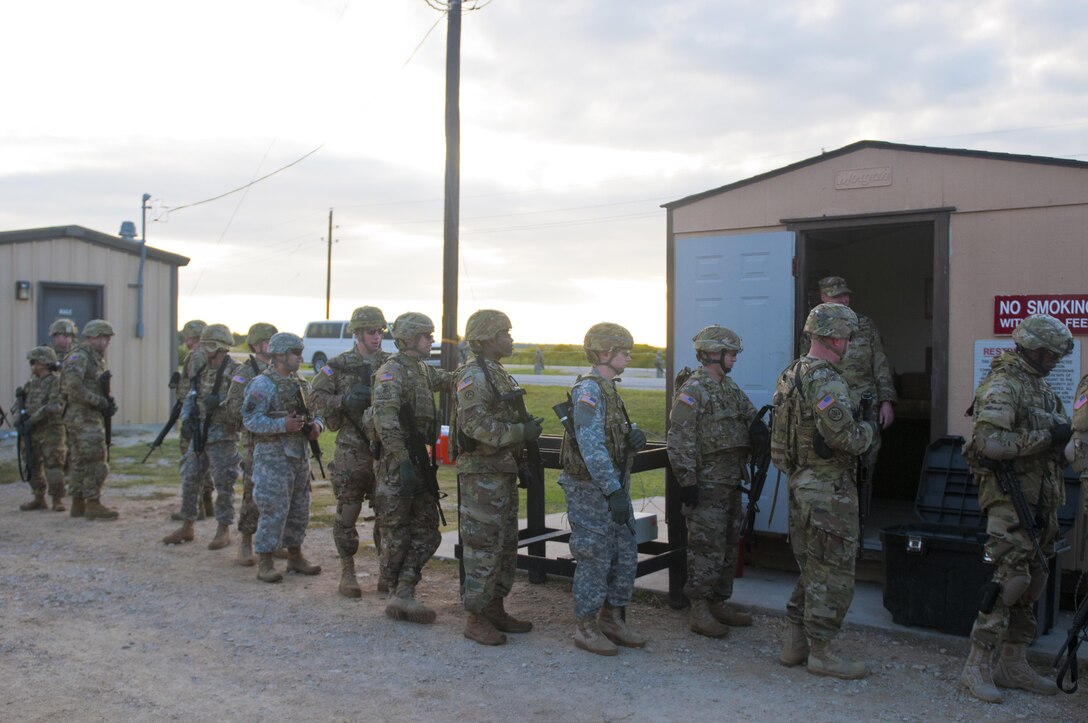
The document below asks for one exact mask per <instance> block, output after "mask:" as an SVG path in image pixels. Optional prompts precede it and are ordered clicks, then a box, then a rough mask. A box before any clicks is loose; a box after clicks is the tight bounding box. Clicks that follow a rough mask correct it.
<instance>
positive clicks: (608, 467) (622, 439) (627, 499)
mask: <svg viewBox="0 0 1088 723" xmlns="http://www.w3.org/2000/svg"><path fill="white" fill-rule="evenodd" d="M633 346H634V340H633V339H632V338H631V333H630V332H629V331H627V329H625V328H623V327H622V326H620V325H619V324H611V323H607V322H603V323H600V324H594V325H593V326H592V327H590V328H589V331H587V332H586V336H585V340H584V342H583V348H584V350H585V353H586V359H588V360H589V362H590V364H592V365H593V368H592V370H591V371H590V372H589V373H588V374H585V375H582V376H579V377H578V381H577V382H576V383H575V384H574V387H573V388H572V389H571V392H570V398H571V404H572V407H573V409H572V411H571V422H572V424H573V430H574V434H573V435H572V434H571V432H570V430H569V428H568V429H567V430H565V432H564V435H563V447H562V449H561V451H560V457H561V459H562V463H563V471H562V473H561V474H560V475H559V485H560V486H561V487H562V488H563V494H564V495H565V496H566V499H567V519H568V520H569V522H570V527H571V533H570V552H571V555H573V556H574V558H575V560H577V562H578V565H577V567H576V568H575V572H574V589H573V593H574V614H575V616H576V617H577V619H578V624H577V628H576V629H575V632H574V644H575V645H576V646H577V647H579V648H581V649H582V650H586V651H589V652H591V653H596V654H597V655H616V653H617V652H618V649H617V647H616V646H617V645H623V646H626V647H631V648H641V647H644V646H645V645H646V642H647V639H646V638H645V637H644V636H642V635H641V634H639V633H638V632H636V631H635V630H633V629H632V628H630V627H628V626H627V623H626V622H625V621H624V616H623V609H624V608H625V607H626V606H627V603H628V602H630V600H631V591H632V590H633V589H634V586H635V566H636V564H637V562H638V547H637V544H636V542H635V535H634V525H633V519H632V518H633V517H634V509H633V507H632V505H631V495H630V488H631V467H632V465H633V464H634V459H635V453H636V452H637V451H638V450H640V449H642V448H643V447H645V446H646V435H645V434H643V433H642V431H641V430H640V429H638V428H637V427H635V426H634V425H632V424H631V423H630V422H629V421H628V419H627V411H626V410H625V409H624V406H623V400H622V399H620V395H619V391H618V390H617V389H616V382H615V380H616V378H617V377H618V376H619V375H620V374H622V373H623V370H624V369H626V368H627V365H628V364H629V363H630V361H631V349H632V348H633Z"/></svg>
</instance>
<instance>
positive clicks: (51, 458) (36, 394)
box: [12, 346, 68, 512]
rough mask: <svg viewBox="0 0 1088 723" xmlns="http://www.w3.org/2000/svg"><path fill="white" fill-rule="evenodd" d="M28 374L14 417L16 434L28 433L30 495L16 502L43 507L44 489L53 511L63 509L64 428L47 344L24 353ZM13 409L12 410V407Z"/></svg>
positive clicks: (53, 359) (54, 367)
mask: <svg viewBox="0 0 1088 723" xmlns="http://www.w3.org/2000/svg"><path fill="white" fill-rule="evenodd" d="M26 358H27V360H28V361H29V362H30V370H31V376H30V379H29V380H28V381H27V383H26V384H24V385H23V392H24V393H25V394H26V411H27V414H29V415H30V417H29V419H27V421H26V422H25V426H23V424H24V423H23V422H21V421H15V422H14V425H15V428H16V429H17V430H18V431H19V433H20V434H29V435H30V446H31V450H32V451H31V456H32V466H33V469H34V476H33V477H32V478H31V479H30V480H29V483H30V491H31V492H32V493H33V494H34V499H33V500H31V501H30V502H27V503H25V504H22V505H19V509H20V510H23V511H24V512H28V511H30V510H47V509H49V505H48V504H46V502H45V493H46V492H47V491H48V493H49V496H50V497H52V498H53V511H54V512H63V511H64V510H65V507H64V502H63V500H64V463H65V460H66V459H67V457H68V439H67V436H66V435H65V431H64V421H63V420H62V416H63V414H64V401H63V400H62V399H61V395H60V376H59V375H58V374H57V370H58V369H59V368H60V365H58V364H57V355H56V354H55V353H54V352H53V350H52V349H51V348H50V347H48V346H36V347H34V348H33V349H31V350H30V352H29V353H28V354H27V355H26ZM12 411H14V410H12Z"/></svg>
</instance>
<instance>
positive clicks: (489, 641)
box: [465, 613, 506, 645]
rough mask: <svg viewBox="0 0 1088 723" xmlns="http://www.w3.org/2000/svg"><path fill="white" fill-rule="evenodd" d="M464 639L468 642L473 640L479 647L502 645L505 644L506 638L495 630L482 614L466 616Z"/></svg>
mask: <svg viewBox="0 0 1088 723" xmlns="http://www.w3.org/2000/svg"><path fill="white" fill-rule="evenodd" d="M465 637H466V638H468V639H469V640H475V641H476V642H477V643H479V644H480V645H503V644H505V643H506V636H505V635H503V634H502V633H500V632H499V631H498V630H496V629H495V626H494V625H493V624H492V623H491V620H490V619H488V617H487V616H486V615H484V614H483V613H480V614H477V613H469V614H468V620H467V621H466V622H465Z"/></svg>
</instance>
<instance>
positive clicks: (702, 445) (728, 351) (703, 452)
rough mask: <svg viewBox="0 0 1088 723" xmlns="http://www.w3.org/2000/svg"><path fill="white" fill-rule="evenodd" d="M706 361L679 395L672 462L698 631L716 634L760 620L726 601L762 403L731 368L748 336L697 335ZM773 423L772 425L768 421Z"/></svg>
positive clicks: (716, 329)
mask: <svg viewBox="0 0 1088 723" xmlns="http://www.w3.org/2000/svg"><path fill="white" fill-rule="evenodd" d="M692 342H694V345H695V355H696V358H697V359H698V360H699V363H700V364H702V366H701V367H700V368H699V369H697V370H696V371H695V372H693V373H692V374H691V376H689V377H688V378H687V380H686V381H685V382H684V383H683V385H682V386H681V387H680V388H679V389H677V390H676V392H675V395H674V396H673V402H672V412H671V414H670V416H669V420H670V422H669V424H670V426H669V436H668V452H669V464H670V465H671V466H672V470H673V474H674V475H675V476H676V481H677V483H678V484H679V486H680V501H681V503H682V506H681V512H682V514H683V515H684V519H685V521H686V522H687V529H688V545H687V563H688V567H687V573H688V577H687V583H686V584H685V586H684V594H685V595H687V597H688V598H689V599H690V600H691V615H690V620H689V623H688V626H689V628H690V629H691V631H692V632H694V633H698V634H700V635H706V636H708V637H712V638H718V637H722V636H723V635H725V634H727V633H728V632H729V627H728V626H729V625H733V626H738V627H740V626H746V625H751V624H752V616H751V615H750V614H748V612H747V611H743V610H739V609H736V608H734V607H733V606H730V605H726V602H725V601H726V600H728V599H729V598H730V597H732V595H733V577H734V574H735V573H736V567H737V546H738V544H739V542H740V526H741V516H742V514H743V508H742V505H741V497H740V496H741V483H742V482H743V481H744V480H745V478H746V476H747V475H746V471H745V466H744V465H745V462H746V461H747V460H748V457H749V456H750V453H751V449H752V446H751V442H750V440H749V426H750V425H751V424H752V423H753V422H754V420H755V416H756V408H755V406H753V405H752V401H751V400H750V399H748V395H746V394H745V393H744V392H743V391H741V389H740V387H738V386H737V384H736V382H734V381H733V380H732V379H731V378H729V376H728V374H729V372H730V371H732V369H733V364H735V363H736V360H737V354H738V353H739V352H741V351H742V350H743V348H744V347H743V345H742V343H741V339H740V337H739V336H738V335H737V334H736V333H734V332H733V331H732V330H730V329H726V328H724V327H721V326H718V325H714V326H708V327H707V328H705V329H703V330H702V331H700V332H699V333H698V334H696V335H695V336H694V337H693V338H692ZM764 429H765V427H764Z"/></svg>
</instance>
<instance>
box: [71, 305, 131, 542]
mask: <svg viewBox="0 0 1088 723" xmlns="http://www.w3.org/2000/svg"><path fill="white" fill-rule="evenodd" d="M112 338H113V327H112V326H110V324H109V322H107V321H104V320H102V319H92V320H91V321H88V322H87V325H86V326H84V327H83V341H82V342H81V343H80V344H78V345H77V346H76V348H75V349H73V350H72V352H71V353H70V354H69V355H68V356H67V357H66V358H65V359H64V364H63V366H62V367H61V387H60V389H61V395H62V396H63V397H64V402H65V404H66V405H67V406H66V409H65V413H64V422H65V425H66V427H67V432H68V445H69V447H68V449H69V452H70V454H71V455H72V456H71V457H70V458H69V461H68V462H69V474H68V493H69V494H70V495H71V496H72V512H71V515H72V517H86V518H87V519H89V520H114V519H117V511H116V510H111V509H109V508H107V507H103V506H102V504H101V502H100V501H99V499H100V497H101V495H102V486H103V485H104V484H105V483H106V477H107V476H108V475H109V473H110V468H109V464H108V463H107V462H106V427H105V422H104V415H105V416H110V417H112V416H113V415H114V414H116V413H117V404H116V403H114V401H113V399H112V398H110V397H107V396H105V395H103V394H102V391H101V387H100V379H101V377H102V375H103V374H104V373H105V372H107V371H108V368H107V367H106V359H105V357H104V356H103V355H104V354H105V353H106V349H107V348H108V347H109V345H110V339H112Z"/></svg>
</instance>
